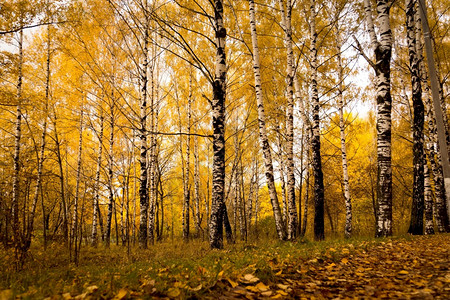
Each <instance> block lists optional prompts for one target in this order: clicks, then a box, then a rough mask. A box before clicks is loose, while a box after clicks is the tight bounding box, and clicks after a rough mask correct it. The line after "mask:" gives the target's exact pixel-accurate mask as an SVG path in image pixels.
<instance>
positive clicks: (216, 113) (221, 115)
mask: <svg viewBox="0 0 450 300" xmlns="http://www.w3.org/2000/svg"><path fill="white" fill-rule="evenodd" d="M223 21H224V20H223V1H222V0H214V28H215V43H216V58H215V77H214V81H213V100H212V111H213V116H212V117H213V118H212V119H213V124H212V125H213V131H214V137H213V152H214V156H213V180H212V181H213V183H212V185H213V187H212V203H211V219H210V226H209V227H210V230H209V235H210V239H209V241H210V246H211V248H213V249H214V248H216V249H221V248H223V221H224V214H225V212H226V207H225V202H224V191H225V94H226V71H227V66H226V57H225V40H226V36H227V32H226V29H225V27H224V24H223Z"/></svg>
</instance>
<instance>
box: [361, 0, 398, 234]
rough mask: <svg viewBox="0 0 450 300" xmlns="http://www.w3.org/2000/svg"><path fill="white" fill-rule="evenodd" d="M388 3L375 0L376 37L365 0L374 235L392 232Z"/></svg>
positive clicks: (370, 13)
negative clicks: (373, 137)
mask: <svg viewBox="0 0 450 300" xmlns="http://www.w3.org/2000/svg"><path fill="white" fill-rule="evenodd" d="M390 5H391V3H390V2H388V1H386V0H377V13H378V17H377V18H378V20H377V24H378V27H379V28H378V31H379V32H380V34H379V40H378V38H377V35H376V33H375V27H374V23H373V19H372V7H371V4H370V1H369V0H364V9H365V12H366V22H367V30H368V32H369V36H370V43H371V46H372V48H373V49H374V51H375V63H373V62H371V65H372V67H373V68H374V71H375V85H376V102H377V121H376V128H377V169H378V171H377V172H378V173H377V196H376V209H377V221H376V233H375V235H376V236H377V237H382V236H391V235H392V166H391V165H392V154H391V127H392V125H391V124H392V122H391V111H392V98H391V79H390V76H391V56H392V32H391V26H390V21H389V12H390V8H391V7H390Z"/></svg>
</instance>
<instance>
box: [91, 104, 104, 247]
mask: <svg viewBox="0 0 450 300" xmlns="http://www.w3.org/2000/svg"><path fill="white" fill-rule="evenodd" d="M99 118H100V131H99V133H98V150H97V152H98V154H97V170H96V172H95V182H94V207H93V213H92V233H91V239H92V241H91V243H92V246H93V247H97V243H98V235H97V219H98V215H99V198H100V191H99V190H100V171H101V169H102V151H103V122H104V117H103V109H102V108H101V107H100V116H99Z"/></svg>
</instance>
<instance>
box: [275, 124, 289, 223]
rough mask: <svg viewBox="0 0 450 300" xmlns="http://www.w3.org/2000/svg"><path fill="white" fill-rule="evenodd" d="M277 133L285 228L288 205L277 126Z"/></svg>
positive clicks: (280, 140)
mask: <svg viewBox="0 0 450 300" xmlns="http://www.w3.org/2000/svg"><path fill="white" fill-rule="evenodd" d="M277 132H278V155H277V156H278V165H279V172H280V181H281V202H282V203H283V210H282V211H283V215H282V216H283V223H284V224H285V226H286V225H287V220H288V204H287V199H286V182H285V180H284V174H285V172H284V171H285V166H284V159H283V143H282V139H281V132H280V128H279V126H277Z"/></svg>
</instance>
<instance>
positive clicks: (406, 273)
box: [398, 270, 409, 275]
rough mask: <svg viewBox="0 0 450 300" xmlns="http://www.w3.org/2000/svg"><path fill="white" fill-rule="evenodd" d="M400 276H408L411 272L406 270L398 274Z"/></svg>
mask: <svg viewBox="0 0 450 300" xmlns="http://www.w3.org/2000/svg"><path fill="white" fill-rule="evenodd" d="M398 274H400V275H408V274H409V272H408V271H406V270H401V271H400V272H398Z"/></svg>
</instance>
